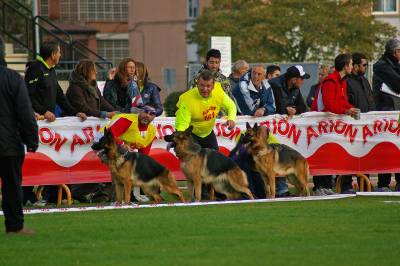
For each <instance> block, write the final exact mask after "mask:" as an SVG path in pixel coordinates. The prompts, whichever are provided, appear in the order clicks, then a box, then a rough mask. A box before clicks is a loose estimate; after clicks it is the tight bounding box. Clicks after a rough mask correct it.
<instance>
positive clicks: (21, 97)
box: [0, 66, 39, 157]
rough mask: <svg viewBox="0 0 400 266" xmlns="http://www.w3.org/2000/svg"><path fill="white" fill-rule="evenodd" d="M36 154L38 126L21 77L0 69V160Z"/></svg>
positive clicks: (5, 69) (11, 71)
mask: <svg viewBox="0 0 400 266" xmlns="http://www.w3.org/2000/svg"><path fill="white" fill-rule="evenodd" d="M24 144H25V145H26V146H27V149H28V151H36V149H37V148H38V144H39V137H38V126H37V123H36V120H35V115H34V112H33V109H32V105H31V102H30V100H29V95H28V91H27V89H26V86H25V83H24V81H23V80H22V78H21V76H20V75H19V74H18V73H17V72H15V71H13V70H10V69H8V68H6V67H3V66H0V157H5V156H18V155H23V154H24V152H25V151H24Z"/></svg>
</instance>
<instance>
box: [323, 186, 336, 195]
mask: <svg viewBox="0 0 400 266" xmlns="http://www.w3.org/2000/svg"><path fill="white" fill-rule="evenodd" d="M321 189H322V190H323V191H324V193H325V194H326V195H335V194H336V193H335V192H333V191H332V189H330V188H321Z"/></svg>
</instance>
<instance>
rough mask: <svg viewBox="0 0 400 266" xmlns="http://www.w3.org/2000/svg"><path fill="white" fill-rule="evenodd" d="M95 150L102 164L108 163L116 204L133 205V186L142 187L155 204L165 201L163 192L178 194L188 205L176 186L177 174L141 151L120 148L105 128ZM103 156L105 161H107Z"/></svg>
mask: <svg viewBox="0 0 400 266" xmlns="http://www.w3.org/2000/svg"><path fill="white" fill-rule="evenodd" d="M92 149H93V150H94V151H96V152H97V155H98V156H99V157H101V158H102V157H103V162H105V163H107V165H108V167H109V169H110V172H111V176H112V178H113V182H114V184H115V194H116V200H117V203H119V204H122V202H123V201H124V202H125V203H126V204H129V203H130V202H131V192H132V188H133V185H135V186H140V187H141V188H142V189H143V192H144V193H145V194H147V195H149V196H152V197H153V198H154V201H155V202H156V203H160V202H161V201H163V198H162V197H161V195H160V190H165V191H167V192H169V193H170V194H175V195H176V196H178V198H179V199H180V200H181V201H182V202H185V199H184V197H183V194H182V191H181V190H180V189H179V188H178V187H177V185H176V180H175V177H174V175H173V174H172V173H171V172H170V171H169V170H168V169H167V168H165V167H164V166H162V165H161V164H159V163H158V162H157V161H155V160H154V159H153V158H151V157H150V156H147V155H145V154H141V153H138V152H125V153H124V151H123V149H122V148H121V147H120V146H119V145H117V143H116V142H115V140H114V137H113V135H112V133H111V131H107V129H104V136H103V137H102V138H101V139H100V140H99V141H98V142H95V143H94V144H93V145H92ZM104 157H106V158H105V160H104Z"/></svg>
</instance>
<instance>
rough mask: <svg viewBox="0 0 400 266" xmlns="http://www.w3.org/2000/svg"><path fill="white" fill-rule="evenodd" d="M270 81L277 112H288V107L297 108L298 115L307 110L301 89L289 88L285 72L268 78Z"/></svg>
mask: <svg viewBox="0 0 400 266" xmlns="http://www.w3.org/2000/svg"><path fill="white" fill-rule="evenodd" d="M268 83H269V84H270V85H271V87H272V90H273V92H274V98H275V105H276V113H277V114H287V113H288V112H287V109H286V107H294V108H296V115H298V114H301V113H304V112H306V111H307V107H306V104H305V103H304V99H303V95H302V94H301V92H300V89H299V88H291V89H289V88H288V87H287V84H286V76H285V74H283V75H281V76H279V77H276V78H273V79H270V80H268Z"/></svg>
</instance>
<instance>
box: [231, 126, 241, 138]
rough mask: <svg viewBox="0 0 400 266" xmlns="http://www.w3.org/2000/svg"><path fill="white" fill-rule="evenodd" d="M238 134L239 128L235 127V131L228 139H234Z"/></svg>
mask: <svg viewBox="0 0 400 266" xmlns="http://www.w3.org/2000/svg"><path fill="white" fill-rule="evenodd" d="M239 135H240V128H238V127H236V128H235V131H234V132H233V133H232V134H231V135H230V136H229V139H230V140H233V138H235V139H236V137H237V136H239Z"/></svg>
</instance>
